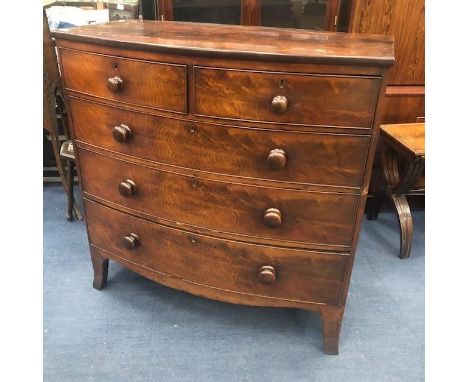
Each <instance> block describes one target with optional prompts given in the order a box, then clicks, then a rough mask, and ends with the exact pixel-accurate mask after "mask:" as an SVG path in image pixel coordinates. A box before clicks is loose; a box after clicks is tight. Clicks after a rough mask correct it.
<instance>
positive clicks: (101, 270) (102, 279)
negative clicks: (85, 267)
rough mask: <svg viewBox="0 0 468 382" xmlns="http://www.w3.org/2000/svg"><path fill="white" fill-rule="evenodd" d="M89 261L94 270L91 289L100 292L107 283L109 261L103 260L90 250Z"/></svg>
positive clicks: (94, 251)
mask: <svg viewBox="0 0 468 382" xmlns="http://www.w3.org/2000/svg"><path fill="white" fill-rule="evenodd" d="M91 261H92V263H93V270H94V280H93V288H94V289H97V290H101V289H102V288H103V287H104V286H105V285H106V283H107V273H108V269H109V259H105V258H103V257H102V256H101V255H99V254H98V253H97V251H96V250H94V249H93V248H91Z"/></svg>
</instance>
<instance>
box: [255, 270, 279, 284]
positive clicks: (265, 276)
mask: <svg viewBox="0 0 468 382" xmlns="http://www.w3.org/2000/svg"><path fill="white" fill-rule="evenodd" d="M257 276H258V280H259V281H260V282H261V283H263V284H274V283H275V282H276V270H275V268H274V267H272V266H271V265H264V266H263V267H260V269H259V270H258V275H257Z"/></svg>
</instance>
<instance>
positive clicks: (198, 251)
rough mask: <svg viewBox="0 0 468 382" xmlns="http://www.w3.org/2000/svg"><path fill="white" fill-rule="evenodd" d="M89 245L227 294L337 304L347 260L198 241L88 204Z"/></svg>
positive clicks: (206, 239)
mask: <svg viewBox="0 0 468 382" xmlns="http://www.w3.org/2000/svg"><path fill="white" fill-rule="evenodd" d="M85 207H86V218H87V222H88V232H89V240H90V243H91V244H92V245H94V246H96V247H98V248H100V249H103V250H105V251H107V252H109V253H111V254H113V255H114V256H117V259H118V258H121V259H123V260H125V261H130V262H133V263H135V264H138V265H140V266H144V267H146V268H149V269H151V270H153V271H155V272H160V273H163V274H165V275H170V276H173V277H177V278H180V279H184V280H186V281H189V282H194V283H198V284H203V285H206V286H211V287H215V288H219V289H223V290H229V291H236V292H240V293H246V294H253V295H259V296H269V297H274V298H282V299H288V300H299V301H306V302H319V303H338V302H339V299H340V295H341V290H342V282H343V279H344V274H345V271H346V265H347V262H348V256H347V255H337V254H328V253H317V252H312V251H303V250H293V249H284V248H275V247H272V246H263V245H254V244H246V243H239V242H235V241H228V240H221V239H216V238H212V237H208V236H201V235H195V234H192V233H189V232H185V231H182V230H178V229H174V228H168V227H164V226H161V225H159V224H155V223H151V222H148V221H145V220H143V219H139V218H135V217H132V216H129V215H126V214H124V213H121V212H117V211H115V210H113V209H111V208H107V207H104V206H101V205H99V204H97V203H93V202H90V201H86V202H85Z"/></svg>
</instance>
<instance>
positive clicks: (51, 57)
mask: <svg viewBox="0 0 468 382" xmlns="http://www.w3.org/2000/svg"><path fill="white" fill-rule="evenodd" d="M42 19H43V20H42V27H43V73H42V74H43V127H44V129H45V130H47V132H48V133H49V134H50V138H51V142H52V150H53V152H54V157H55V161H56V163H57V169H58V172H59V175H60V179H61V181H62V185H63V187H64V189H65V192H66V194H67V213H66V217H67V219H68V220H73V216H74V215H75V216H76V217H77V218H78V219H79V220H81V219H82V215H81V212H80V210H79V208H78V207H77V206H76V204H75V199H74V196H73V167H74V155H73V154H72V152H71V153H70V152H69V147H68V146H69V143H67V142H68V141H67V142H65V143H63V144H62V145H61V144H60V139H59V121H61V124H62V126H63V129H64V133H65V135H66V136H67V137H69V136H70V135H69V131H68V124H67V115H66V108H65V103H64V101H63V97H62V88H61V83H60V74H59V71H58V65H57V57H56V55H55V47H54V44H53V43H52V39H51V38H50V31H49V24H48V22H47V16H46V14H45V11H44V12H43V16H42ZM61 153H62V155H61ZM62 158H64V159H65V161H66V163H67V169H66V170H65V168H64V165H63V161H62ZM65 173H66V174H65Z"/></svg>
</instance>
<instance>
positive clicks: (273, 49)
mask: <svg viewBox="0 0 468 382" xmlns="http://www.w3.org/2000/svg"><path fill="white" fill-rule="evenodd" d="M52 36H54V37H55V38H57V39H63V38H66V39H70V40H75V41H81V42H88V43H94V44H99V45H105V46H113V47H117V48H127V49H128V48H132V49H138V50H146V51H152V52H159V53H164V52H166V53H173V54H189V55H193V54H195V55H198V56H207V55H208V56H213V57H225V58H242V59H254V60H269V61H280V62H287V61H294V62H322V63H335V64H353V63H355V64H357V65H377V66H386V67H388V66H390V65H392V64H393V61H394V57H393V38H392V37H390V36H375V35H367V36H362V35H359V34H346V33H339V34H337V33H332V32H318V31H307V30H289V29H280V28H268V27H258V26H239V25H223V24H203V23H185V22H176V21H174V22H170V23H169V22H161V21H149V20H145V21H144V22H141V21H136V20H126V21H125V22H113V23H102V24H92V25H86V26H79V27H74V28H69V29H67V28H63V29H57V30H55V31H54V32H53V33H52Z"/></svg>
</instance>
